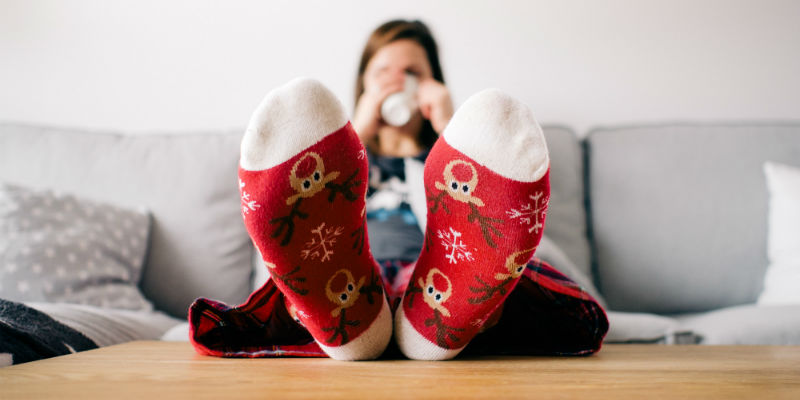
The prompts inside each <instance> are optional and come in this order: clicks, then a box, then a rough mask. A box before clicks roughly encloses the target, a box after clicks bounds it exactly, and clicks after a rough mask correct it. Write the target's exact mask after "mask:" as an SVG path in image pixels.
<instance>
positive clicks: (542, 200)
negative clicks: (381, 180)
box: [506, 192, 550, 234]
mask: <svg viewBox="0 0 800 400" xmlns="http://www.w3.org/2000/svg"><path fill="white" fill-rule="evenodd" d="M528 197H529V198H530V199H531V200H533V203H527V204H522V205H520V206H519V209H516V208H512V209H510V210H508V211H506V215H508V218H509V219H514V218H519V223H520V224H521V225H531V227H530V228H529V229H528V233H534V234H537V233H539V229H541V228H543V227H544V224H543V222H544V219H545V216H546V215H547V206H548V204H549V202H550V196H545V195H544V193H543V192H537V193H536V194H532V195H530V196H528Z"/></svg>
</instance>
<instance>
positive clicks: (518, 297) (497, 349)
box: [189, 258, 608, 357]
mask: <svg viewBox="0 0 800 400" xmlns="http://www.w3.org/2000/svg"><path fill="white" fill-rule="evenodd" d="M379 265H380V266H381V272H382V274H383V278H384V285H385V287H386V295H387V296H388V298H389V301H390V304H391V305H392V310H393V311H394V310H395V309H396V308H397V305H398V304H399V302H400V298H401V297H402V295H403V292H404V291H405V289H406V286H407V285H408V279H409V278H410V276H411V272H412V271H413V268H414V263H412V262H408V261H397V260H382V261H380V262H379ZM189 323H190V335H189V336H190V338H191V341H192V344H193V345H194V347H195V349H196V350H197V352H198V353H200V354H205V355H212V356H219V357H286V356H294V357H326V355H325V353H324V352H323V351H322V350H321V349H320V348H319V346H317V344H316V342H314V340H313V338H312V337H311V335H310V334H309V333H308V331H306V330H305V329H304V328H303V327H302V325H300V324H299V323H297V322H296V321H294V320H293V319H292V317H291V316H290V315H289V313H288V312H287V311H286V308H285V306H284V304H283V295H282V294H281V293H280V291H278V289H277V287H276V286H275V285H274V284H273V283H272V281H271V280H268V281H267V283H265V284H264V286H262V287H261V288H260V289H259V290H257V291H256V292H254V293H253V294H252V295H250V298H248V299H247V301H246V302H245V303H244V304H242V305H240V306H237V307H229V306H226V305H225V304H222V303H220V302H216V301H213V300H207V299H198V300H196V301H195V302H194V304H192V306H191V308H190V309H189ZM486 326H487V328H485V329H484V331H483V332H482V333H480V334H478V335H477V336H476V337H475V338H474V339H473V340H472V341H471V342H470V344H469V345H468V346H467V348H466V349H464V351H463V352H462V354H464V355H500V354H506V355H589V354H593V353H595V352H597V351H598V350H600V346H601V345H602V341H603V338H604V337H605V335H606V332H608V319H607V317H606V314H605V311H604V310H603V309H602V307H600V305H599V304H598V303H597V301H595V300H594V299H593V298H592V297H591V296H590V295H589V293H587V292H586V291H585V290H583V289H582V288H581V287H579V286H578V285H577V284H576V283H575V282H573V281H572V280H570V279H569V278H567V277H566V276H564V275H563V274H561V273H560V272H558V271H557V270H555V269H554V268H553V267H551V266H550V265H548V264H547V263H545V262H543V261H541V260H539V259H537V258H533V259H532V260H531V261H530V262H529V263H528V265H527V269H526V270H525V273H524V274H523V276H522V278H520V281H519V283H518V284H517V285H516V286H515V287H514V290H512V291H511V294H510V295H509V297H508V299H507V300H506V302H505V303H504V304H503V306H502V308H500V309H498V311H497V312H496V313H495V314H494V315H493V316H492V317H491V318H489V320H488V321H487V323H486ZM398 355H399V353H398V352H397V350H396V348H395V347H394V346H390V348H389V349H387V352H386V353H385V354H384V357H396V356H398Z"/></svg>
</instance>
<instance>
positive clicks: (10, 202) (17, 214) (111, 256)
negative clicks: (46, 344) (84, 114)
mask: <svg viewBox="0 0 800 400" xmlns="http://www.w3.org/2000/svg"><path fill="white" fill-rule="evenodd" d="M149 228H150V217H149V214H148V213H147V212H146V211H132V210H125V209H122V208H119V207H115V206H112V205H107V204H101V203H97V202H94V201H89V200H85V199H80V198H76V197H74V196H71V195H67V194H59V193H55V192H53V191H49V190H33V189H29V188H24V187H21V186H16V185H10V184H0V298H4V299H8V300H13V301H20V302H30V301H36V302H53V303H55V302H66V303H77V304H88V305H94V306H99V307H109V308H119V309H129V310H150V309H152V305H151V304H150V302H149V301H147V300H146V299H145V298H144V296H143V295H142V294H141V292H140V291H139V288H138V286H137V284H138V282H139V279H140V277H141V272H142V265H143V263H144V257H145V254H146V251H147V237H148V233H149Z"/></svg>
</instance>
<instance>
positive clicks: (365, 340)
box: [317, 296, 392, 361]
mask: <svg viewBox="0 0 800 400" xmlns="http://www.w3.org/2000/svg"><path fill="white" fill-rule="evenodd" d="M381 298H383V305H382V306H381V311H380V312H379V313H378V316H377V317H376V318H375V320H374V321H372V324H371V325H370V326H369V328H367V330H366V331H364V332H362V333H361V334H360V335H358V337H357V338H355V339H353V340H351V341H350V342H348V343H347V344H345V345H343V346H334V347H328V346H325V345H323V344H322V343H320V342H319V341H317V344H318V345H319V347H320V348H321V349H322V351H324V352H325V354H327V355H328V356H330V357H331V358H333V359H335V360H344V361H354V360H372V359H375V358H378V357H380V355H381V354H383V351H384V350H386V346H388V345H389V340H391V339H392V311H391V310H390V309H389V303H388V302H387V301H386V297H385V296H381Z"/></svg>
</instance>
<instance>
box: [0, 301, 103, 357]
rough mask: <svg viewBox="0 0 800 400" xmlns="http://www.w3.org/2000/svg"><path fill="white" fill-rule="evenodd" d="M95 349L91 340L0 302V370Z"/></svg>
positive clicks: (25, 308) (28, 310)
mask: <svg viewBox="0 0 800 400" xmlns="http://www.w3.org/2000/svg"><path fill="white" fill-rule="evenodd" d="M96 348H97V344H96V343H95V342H93V341H92V340H91V339H89V338H87V337H86V336H84V335H83V334H82V333H80V332H78V331H76V330H75V329H72V328H70V327H69V326H67V325H64V324H62V323H60V322H58V321H56V320H55V319H53V318H51V317H49V316H48V315H47V314H45V313H43V312H41V311H38V310H36V309H33V308H31V307H28V306H26V305H24V304H21V303H15V302H13V301H8V300H3V299H0V367H3V366H7V365H10V364H20V363H24V362H29V361H35V360H40V359H44V358H49V357H55V356H60V355H65V354H70V353H75V352H78V351H83V350H90V349H96Z"/></svg>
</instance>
